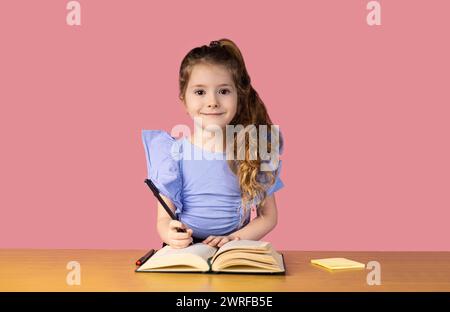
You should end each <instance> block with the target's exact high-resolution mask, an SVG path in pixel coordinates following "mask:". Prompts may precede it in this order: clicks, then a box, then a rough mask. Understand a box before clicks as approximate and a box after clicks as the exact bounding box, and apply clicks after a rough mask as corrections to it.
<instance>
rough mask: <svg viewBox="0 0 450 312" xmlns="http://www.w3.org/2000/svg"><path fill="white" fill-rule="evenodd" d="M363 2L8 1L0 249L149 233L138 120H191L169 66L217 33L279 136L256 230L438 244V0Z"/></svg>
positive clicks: (387, 245)
mask: <svg viewBox="0 0 450 312" xmlns="http://www.w3.org/2000/svg"><path fill="white" fill-rule="evenodd" d="M367 2H368V1H363V0H354V1H317V0H314V1H313V0H310V1H258V2H256V1H237V0H232V1H225V2H217V1H203V0H202V1H174V0H171V1H158V2H156V1H125V0H122V1H106V0H102V1H100V0H96V1H85V0H84V1H83V0H81V1H80V3H81V9H82V11H81V12H82V16H81V20H82V26H80V27H70V26H68V25H67V24H66V12H67V11H66V8H65V6H66V3H67V1H61V0H53V1H18V0H3V1H2V2H1V5H0V38H1V39H0V40H1V48H0V88H1V92H0V103H1V114H0V127H1V128H0V136H1V140H0V142H1V153H0V159H1V161H0V172H1V175H0V176H1V179H0V183H1V185H0V190H1V191H0V192H1V196H0V209H1V215H0V247H1V248H31V247H32V248H148V247H151V246H157V247H158V246H159V244H160V241H159V238H158V236H157V233H156V230H155V216H156V211H155V207H156V204H155V200H154V198H153V197H152V195H151V193H150V191H149V190H148V188H147V186H146V185H145V184H144V183H143V180H144V178H145V177H146V167H145V166H146V164H145V156H144V149H143V146H142V142H141V137H140V131H141V129H164V130H166V131H170V130H171V128H172V127H173V126H174V125H176V124H181V123H183V124H188V125H189V126H191V125H192V122H191V120H190V119H188V116H187V115H186V114H185V112H184V111H183V108H182V106H181V104H180V102H179V101H178V99H177V95H178V85H177V83H178V81H177V79H178V69H179V65H180V62H181V60H182V58H183V56H184V55H185V54H186V53H187V52H188V51H189V50H190V49H191V48H193V47H194V46H198V45H202V44H207V43H209V41H211V40H217V39H220V38H222V37H227V38H230V39H232V40H234V41H235V42H236V43H237V44H238V45H239V47H240V48H241V50H242V52H243V54H244V58H245V61H246V64H247V66H248V70H249V73H250V75H251V78H252V82H253V85H254V87H255V89H256V90H257V91H258V92H259V94H260V95H261V97H262V99H263V101H264V102H265V103H266V105H267V107H268V109H269V112H270V115H271V117H272V119H273V121H274V122H275V123H277V124H279V125H280V127H281V130H282V131H283V134H284V137H285V140H286V146H285V154H284V155H283V170H284V171H283V173H282V178H283V181H284V183H285V185H286V186H285V188H284V189H283V190H280V191H279V192H278V193H277V203H278V209H279V223H278V226H277V228H276V229H275V230H274V231H273V232H272V233H270V234H269V235H268V236H266V237H265V240H269V241H272V242H273V244H274V245H275V246H276V248H278V249H301V250H450V239H449V237H450V229H449V226H448V222H449V219H450V212H449V208H450V192H449V190H450V164H449V159H450V147H449V136H450V123H449V114H450V109H449V105H450V95H449V91H448V90H449V89H448V88H449V81H450V77H449V73H450V60H449V55H450V48H449V41H448V38H449V30H450V19H449V12H450V2H449V1H447V0H441V1H438V0H436V1H425V0H422V1H410V0H402V1H400V0H396V1H380V2H381V4H382V25H381V26H379V27H370V26H368V25H367V23H366V14H367V12H368V11H367V10H366V4H367ZM256 3H258V5H257V6H256Z"/></svg>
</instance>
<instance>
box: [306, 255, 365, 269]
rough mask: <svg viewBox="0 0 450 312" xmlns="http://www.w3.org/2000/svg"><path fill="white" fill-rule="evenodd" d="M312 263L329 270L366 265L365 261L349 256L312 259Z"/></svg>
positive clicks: (362, 267)
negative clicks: (357, 260) (358, 260)
mask: <svg viewBox="0 0 450 312" xmlns="http://www.w3.org/2000/svg"><path fill="white" fill-rule="evenodd" d="M311 263H312V264H317V265H320V266H323V267H324V268H327V269H329V270H342V269H364V268H365V267H366V266H365V264H364V263H361V262H356V261H353V260H350V259H347V258H325V259H312V260H311Z"/></svg>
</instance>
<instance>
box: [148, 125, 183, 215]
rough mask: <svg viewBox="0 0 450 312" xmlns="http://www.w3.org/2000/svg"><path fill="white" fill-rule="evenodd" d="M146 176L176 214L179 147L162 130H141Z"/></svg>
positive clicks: (179, 206)
mask: <svg viewBox="0 0 450 312" xmlns="http://www.w3.org/2000/svg"><path fill="white" fill-rule="evenodd" d="M142 141H143V143H144V150H145V156H146V160H147V178H149V179H150V180H152V182H153V183H154V184H155V186H156V187H157V188H158V189H159V192H160V193H161V194H162V195H164V196H166V197H167V198H169V199H170V200H171V201H172V203H173V204H174V205H175V206H176V211H175V213H176V214H179V213H181V211H182V209H183V204H182V186H183V182H182V176H181V170H180V157H179V155H180V154H179V153H180V150H179V149H180V148H181V145H180V144H178V142H177V141H176V139H175V138H173V137H172V136H170V135H169V133H167V132H165V131H162V130H142Z"/></svg>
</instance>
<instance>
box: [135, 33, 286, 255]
mask: <svg viewBox="0 0 450 312" xmlns="http://www.w3.org/2000/svg"><path fill="white" fill-rule="evenodd" d="M179 88H180V94H179V97H180V100H181V101H182V102H183V104H184V107H185V109H186V112H187V113H188V114H189V115H190V117H192V118H193V119H194V121H195V125H196V127H197V128H199V129H200V128H201V129H202V130H205V131H194V135H193V137H192V136H190V137H189V138H186V137H182V138H180V139H175V138H174V137H172V136H170V135H169V133H167V132H165V131H159V130H143V131H142V139H143V143H144V147H145V152H146V157H147V169H148V177H149V178H150V179H151V180H152V181H153V183H154V184H155V185H156V186H157V187H158V189H159V191H160V193H161V197H162V198H163V199H164V201H165V202H166V203H167V205H168V206H169V207H170V209H172V211H174V213H175V214H176V216H177V218H178V220H172V219H171V218H170V217H169V215H168V214H167V212H166V211H165V210H164V208H163V207H162V206H161V204H160V203H159V202H158V215H157V231H158V233H159V235H160V237H161V239H162V241H163V242H164V245H166V244H168V245H170V246H171V247H173V248H184V247H187V246H188V245H189V244H191V243H192V242H193V243H197V242H203V243H205V244H209V245H210V246H217V247H221V246H222V245H223V244H225V243H227V242H229V241H232V240H238V239H250V240H259V239H261V238H262V237H264V236H265V235H266V234H267V233H269V232H270V231H271V230H272V229H273V228H274V227H275V225H276V224H277V206H276V202H275V195H274V193H275V192H276V191H277V190H279V189H280V188H282V187H283V186H284V185H283V182H282V181H281V179H280V177H279V173H280V169H281V160H279V162H278V166H277V168H275V167H272V168H275V169H274V170H272V171H270V170H269V171H267V170H261V165H262V163H264V162H267V161H266V160H262V158H261V157H260V154H259V152H258V153H257V157H256V160H255V157H253V158H252V157H250V152H249V148H250V144H242V143H243V142H242V136H241V140H240V141H239V140H238V137H239V135H237V136H233V140H234V141H233V142H232V143H233V144H235V145H234V146H238V147H237V149H238V150H239V148H241V147H242V146H244V149H245V153H244V154H245V158H244V159H242V158H240V159H239V158H238V157H235V158H234V159H230V158H229V157H227V155H228V154H227V153H226V152H225V151H228V149H226V146H225V143H226V142H225V140H224V142H223V143H224V144H219V145H218V146H217V145H215V146H214V149H212V148H205V146H209V145H211V144H210V143H211V140H214V137H212V136H211V133H210V131H208V129H211V128H214V127H216V129H217V127H220V129H221V130H222V131H223V133H224V134H225V132H226V126H227V125H229V126H230V125H231V126H233V125H242V126H243V127H244V128H245V127H247V126H249V125H255V126H256V127H259V126H262V125H266V126H267V127H268V130H267V133H268V135H267V137H266V138H263V139H264V140H266V141H265V142H266V144H267V149H268V150H270V149H271V148H276V146H275V145H274V144H273V143H274V142H275V143H276V145H277V146H278V149H277V151H279V154H281V151H282V146H283V140H282V137H281V135H278V136H277V137H279V140H276V139H277V138H275V140H273V138H272V140H271V133H273V132H271V129H272V122H271V120H270V117H269V115H268V113H267V111H266V108H265V106H264V103H263V102H262V101H261V99H260V98H259V96H258V94H257V92H256V91H255V90H254V89H253V87H252V85H251V84H250V77H249V75H248V73H247V70H246V67H245V64H244V60H243V58H242V55H241V53H240V51H239V49H238V47H237V46H236V45H235V44H234V43H233V42H232V41H231V40H228V39H221V40H219V41H211V43H210V44H209V46H206V45H203V46H201V47H197V48H194V49H192V50H191V51H190V52H189V53H188V54H187V55H186V56H185V57H184V59H183V61H182V63H181V67H180V77H179ZM198 121H201V123H198ZM197 128H196V129H197ZM274 128H275V127H274ZM279 134H281V133H279ZM224 137H225V135H224ZM274 137H275V136H274ZM244 140H245V141H246V142H247V143H249V140H250V138H248V137H246V138H245V139H244ZM221 143H222V142H221ZM258 144H259V143H258ZM174 147H175V149H174ZM258 150H259V149H257V151H258ZM174 151H176V152H177V153H179V154H178V156H181V157H174V156H176V155H174ZM192 152H194V153H197V154H196V155H201V157H200V159H195V157H193V156H192V154H191V153H192ZM186 156H189V157H186ZM197 158H199V157H197ZM255 206H256V208H257V210H256V211H257V217H255V218H254V219H253V220H251V221H250V210H251V208H252V207H255ZM178 228H182V229H184V230H185V231H186V232H178V231H177V229H178Z"/></svg>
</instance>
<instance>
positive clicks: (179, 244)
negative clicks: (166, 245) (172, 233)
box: [171, 237, 192, 248]
mask: <svg viewBox="0 0 450 312" xmlns="http://www.w3.org/2000/svg"><path fill="white" fill-rule="evenodd" d="M190 243H192V237H191V238H188V239H178V240H174V241H173V244H171V246H172V247H173V248H185V247H187V246H189V244H190Z"/></svg>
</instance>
